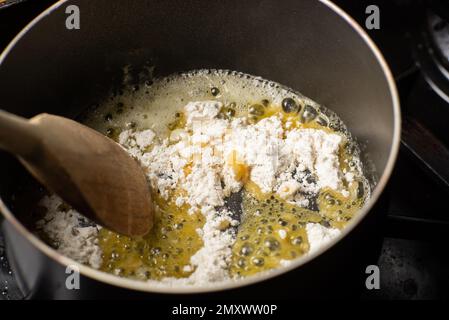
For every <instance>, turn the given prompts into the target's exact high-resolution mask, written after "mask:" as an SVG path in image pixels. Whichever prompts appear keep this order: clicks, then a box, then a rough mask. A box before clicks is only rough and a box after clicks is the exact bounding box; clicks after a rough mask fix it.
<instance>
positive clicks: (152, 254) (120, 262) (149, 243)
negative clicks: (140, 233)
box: [99, 193, 204, 280]
mask: <svg viewBox="0 0 449 320" xmlns="http://www.w3.org/2000/svg"><path fill="white" fill-rule="evenodd" d="M178 194H179V193H175V194H173V195H172V196H171V197H170V199H176V197H177V195H178ZM153 199H155V200H154V201H155V204H156V205H157V210H156V212H157V214H156V221H155V225H154V227H153V229H152V231H151V232H150V233H149V234H148V235H146V236H144V237H141V238H129V237H126V236H121V235H118V234H116V233H114V232H112V231H109V230H107V229H105V228H103V229H102V230H101V231H100V235H99V245H100V247H101V249H102V251H103V264H102V267H101V270H103V271H106V272H110V273H114V274H117V275H120V276H125V277H135V278H139V279H155V280H159V279H161V278H164V277H176V278H182V277H187V276H189V275H190V273H191V271H190V272H188V271H185V270H184V266H187V265H189V264H190V257H191V256H192V255H193V254H194V253H195V252H196V251H198V250H199V249H200V248H201V247H202V245H203V243H202V240H201V239H200V237H199V236H198V234H197V232H196V229H197V228H202V226H203V224H204V217H203V216H202V215H201V214H200V213H195V214H192V215H190V214H188V213H187V210H188V206H187V205H183V206H181V207H177V206H176V204H175V203H174V201H173V200H170V201H165V200H164V199H162V198H161V197H159V196H157V195H155V197H154V198H153Z"/></svg>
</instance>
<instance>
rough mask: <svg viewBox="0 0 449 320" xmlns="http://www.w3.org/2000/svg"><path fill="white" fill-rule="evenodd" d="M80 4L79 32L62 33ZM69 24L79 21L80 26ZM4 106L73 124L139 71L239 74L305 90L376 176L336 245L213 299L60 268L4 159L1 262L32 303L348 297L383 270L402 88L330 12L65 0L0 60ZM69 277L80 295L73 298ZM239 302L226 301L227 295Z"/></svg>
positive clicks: (310, 6)
mask: <svg viewBox="0 0 449 320" xmlns="http://www.w3.org/2000/svg"><path fill="white" fill-rule="evenodd" d="M72 5H76V6H77V8H78V9H79V17H80V20H79V21H80V24H79V29H77V28H76V26H75V28H73V27H74V25H73V23H72V24H70V21H69V23H68V24H67V19H68V18H70V15H71V14H73V13H74V12H76V11H77V10H73V8H74V7H69V6H72ZM72 22H73V21H72ZM0 63H1V64H0V92H1V93H0V97H1V100H0V105H1V108H3V109H6V110H8V111H10V112H13V113H16V114H19V115H22V116H26V117H31V116H33V115H35V114H38V113H41V112H49V113H55V114H61V115H65V116H69V117H76V116H77V115H79V114H80V113H82V111H83V110H84V109H85V108H86V107H89V106H91V105H92V104H95V103H97V102H98V101H99V100H101V99H102V98H103V97H105V96H106V94H107V93H108V92H109V90H111V88H114V86H116V85H117V83H119V82H120V81H121V80H120V77H121V74H122V70H123V66H125V65H130V66H131V68H130V70H131V72H133V71H136V73H137V71H138V70H143V69H145V65H147V64H149V63H150V64H152V65H155V66H156V69H155V72H156V75H157V76H163V75H167V74H170V73H173V72H179V71H187V70H192V69H199V68H216V69H230V70H237V71H242V72H245V73H249V74H254V75H258V76H261V77H263V78H266V79H270V80H273V81H276V82H279V83H282V84H284V85H287V86H289V87H291V88H294V89H295V90H298V91H300V92H301V93H303V94H304V95H306V96H308V97H310V98H312V99H314V100H315V101H318V102H319V103H321V104H323V105H325V106H327V107H329V108H330V109H332V110H334V111H335V112H337V114H339V115H340V117H341V118H342V119H343V120H344V121H345V122H346V124H347V125H348V127H349V129H350V131H351V132H352V133H353V134H354V135H355V136H356V137H357V139H358V141H360V142H361V143H362V144H363V145H364V148H363V150H364V151H363V152H364V154H365V155H367V157H366V158H369V159H370V163H369V164H368V163H366V165H367V166H372V165H374V166H375V168H376V172H377V182H376V186H375V188H374V190H373V192H372V196H371V199H370V200H369V201H368V202H367V203H366V205H365V206H364V208H363V209H361V211H360V213H359V214H358V215H357V216H356V217H355V218H354V219H353V220H352V221H351V222H350V223H349V225H348V227H347V228H346V229H344V231H343V232H342V234H341V235H340V236H339V237H338V238H337V239H335V240H334V241H332V243H330V244H329V245H326V246H325V247H323V248H322V249H320V250H319V251H317V252H316V253H313V254H310V255H306V256H304V257H301V258H299V259H297V260H295V261H294V262H293V263H292V264H291V265H289V266H285V267H282V268H279V269H276V270H273V271H271V272H268V273H264V274H259V275H256V276H253V277H249V278H246V279H243V280H241V281H229V282H225V283H220V284H218V285H215V286H211V287H204V286H202V287H192V288H186V287H170V288H169V287H162V286H161V287H159V286H156V287H155V286H150V285H148V284H147V283H144V282H139V281H135V280H129V279H124V278H119V277H115V276H113V275H110V274H106V273H103V272H100V271H97V270H94V269H92V268H89V267H87V266H84V265H80V264H78V263H76V262H75V261H73V260H71V259H69V258H67V257H64V256H61V255H60V254H59V253H57V252H56V251H55V250H53V249H52V248H50V247H49V246H48V245H46V244H45V243H44V242H42V241H41V240H40V239H38V238H37V237H36V236H35V235H33V234H32V233H31V232H30V230H29V228H27V223H28V221H29V217H28V216H27V214H26V212H25V213H23V212H20V210H18V209H17V204H14V201H13V200H14V199H13V198H14V194H15V193H16V192H17V190H18V189H20V188H21V187H23V186H21V183H19V181H22V180H21V179H22V178H21V176H23V175H24V169H23V168H22V167H21V166H20V164H18V163H17V161H16V160H14V159H13V158H12V157H10V156H8V155H6V154H3V153H1V154H0V181H1V183H0V195H1V201H0V208H1V211H2V213H3V216H4V221H3V222H2V230H3V232H4V235H5V238H6V245H7V254H8V258H9V260H10V263H11V264H12V267H13V270H14V271H15V273H16V276H17V278H18V280H19V283H20V287H21V290H22V291H23V292H24V294H26V295H28V296H30V297H32V296H33V295H37V294H40V296H41V297H43V296H45V297H49V298H75V297H85V298H87V297H95V296H99V295H101V296H102V297H105V296H120V295H127V296H133V295H136V296H140V295H144V296H154V297H164V296H170V297H173V295H174V294H197V295H201V294H202V293H208V294H209V295H213V294H214V295H218V296H219V295H226V296H228V297H233V298H236V297H238V296H243V297H258V296H265V297H266V296H273V297H274V296H275V297H280V296H282V295H287V296H290V297H291V296H295V297H297V296H308V297H317V296H318V297H320V296H323V297H335V298H338V297H343V296H345V293H347V292H355V290H356V289H357V288H358V286H359V285H360V284H363V283H364V281H363V279H364V277H366V276H367V275H366V274H365V271H366V267H367V265H368V264H373V263H375V261H376V248H378V247H377V246H376V245H375V243H376V241H377V240H378V239H379V234H380V228H381V225H382V224H381V222H382V221H381V220H382V216H383V212H384V211H383V210H382V205H383V201H384V197H380V196H381V193H382V192H383V190H384V188H385V185H386V183H387V180H388V178H389V176H390V174H391V171H392V169H393V166H394V163H395V159H396V155H397V152H398V147H399V140H400V109H399V101H398V96H397V92H396V88H395V84H394V81H393V78H392V76H391V73H390V71H389V69H388V66H387V65H386V63H385V61H384V59H383V57H382V55H381V53H380V52H379V50H378V49H377V48H376V46H375V45H374V44H373V42H372V41H371V40H370V39H369V37H368V36H367V35H366V33H365V32H364V30H363V29H362V28H361V27H360V26H359V25H357V24H356V23H355V22H354V21H353V20H352V19H351V18H350V17H349V16H348V15H346V14H345V13H344V12H343V11H342V10H341V9H339V8H338V7H337V6H335V5H334V4H332V3H331V2H329V1H324V0H323V1H316V0H301V1H297V0H287V1H276V0H248V1H225V0H219V1H185V0H166V1H155V0H148V1H144V0H141V1H125V0H117V1H108V0H96V1H89V0H79V1H59V2H57V3H56V4H55V5H53V6H52V7H51V8H49V9H48V10H46V11H45V12H44V13H42V14H41V15H40V16H39V17H37V18H36V19H35V20H34V21H32V22H31V23H30V24H29V25H28V26H27V27H26V28H25V29H24V30H23V31H22V32H21V33H20V34H19V35H18V36H17V37H16V38H15V39H14V40H13V41H12V43H11V44H10V45H9V46H8V47H7V49H6V50H5V51H4V52H3V54H2V55H1V56H0ZM68 265H72V266H75V268H78V269H79V271H80V274H81V279H80V289H79V290H68V289H67V288H66V286H65V281H66V279H67V276H68V273H66V271H67V270H66V267H67V266H68ZM230 291H232V292H230Z"/></svg>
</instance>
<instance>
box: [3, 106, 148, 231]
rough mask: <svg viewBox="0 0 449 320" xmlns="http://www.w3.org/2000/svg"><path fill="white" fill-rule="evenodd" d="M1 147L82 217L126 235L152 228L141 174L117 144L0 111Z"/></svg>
mask: <svg viewBox="0 0 449 320" xmlns="http://www.w3.org/2000/svg"><path fill="white" fill-rule="evenodd" d="M0 148H1V149H4V150H6V151H9V152H11V153H14V154H16V155H17V156H18V157H19V159H20V161H21V162H22V163H23V164H24V166H25V167H26V168H27V169H28V171H30V172H31V174H33V176H34V177H36V178H37V179H38V180H39V181H40V182H41V183H42V184H43V185H45V186H46V187H47V188H49V189H50V190H52V191H54V192H55V193H56V194H58V195H59V196H60V197H61V198H62V199H64V200H65V201H66V202H67V203H68V204H70V205H72V206H73V207H74V208H75V209H77V210H78V211H79V212H80V213H82V214H84V215H85V216H86V217H88V218H90V219H92V220H94V221H95V222H98V223H99V224H101V225H103V226H105V227H107V228H108V229H111V230H113V231H116V232H119V233H121V234H125V235H129V236H137V235H144V234H146V233H147V232H148V231H149V230H150V229H151V227H152V226H153V203H152V200H151V196H150V190H149V186H148V183H147V180H146V178H145V174H144V172H143V170H142V168H141V167H140V165H139V164H138V163H137V161H136V160H134V159H133V158H131V156H129V155H128V153H127V152H126V151H125V150H124V149H123V148H122V147H121V146H120V145H119V144H117V143H116V142H114V141H113V140H111V139H109V138H107V137H105V136H103V135H102V134H100V133H98V132H97V131H95V130H93V129H90V128H88V127H86V126H84V125H82V124H80V123H78V122H75V121H73V120H70V119H67V118H63V117H59V116H55V115H50V114H39V115H37V116H35V117H34V118H32V119H30V120H27V119H25V118H21V117H18V116H15V115H13V114H10V113H8V112H5V111H1V110H0Z"/></svg>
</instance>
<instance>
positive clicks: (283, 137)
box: [38, 101, 353, 285]
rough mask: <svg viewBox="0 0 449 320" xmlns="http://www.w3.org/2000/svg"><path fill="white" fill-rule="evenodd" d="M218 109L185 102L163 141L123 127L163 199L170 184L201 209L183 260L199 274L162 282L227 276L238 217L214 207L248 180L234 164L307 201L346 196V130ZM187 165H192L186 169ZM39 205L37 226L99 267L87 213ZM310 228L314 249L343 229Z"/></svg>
mask: <svg viewBox="0 0 449 320" xmlns="http://www.w3.org/2000/svg"><path fill="white" fill-rule="evenodd" d="M221 107H222V104H221V103H220V102H217V101H202V102H190V103H188V104H187V105H186V106H185V107H184V114H185V118H186V128H185V129H177V130H174V131H173V132H172V133H171V135H170V137H168V138H166V139H164V140H162V141H161V140H159V138H158V137H156V135H155V133H154V132H153V131H152V130H144V131H138V132H135V131H134V130H125V131H123V132H121V133H120V135H119V143H120V144H121V145H122V146H123V147H124V148H125V149H126V150H127V151H128V152H129V154H130V155H132V156H133V157H135V158H136V159H138V160H139V161H140V163H141V164H142V166H143V167H144V168H145V171H146V174H147V177H148V179H149V181H150V183H151V186H152V188H153V189H154V190H158V191H159V192H160V194H161V196H162V197H163V198H164V199H166V200H167V199H169V197H170V193H171V192H172V191H173V190H175V189H178V188H180V189H182V190H184V191H185V194H186V195H185V196H180V197H178V198H177V199H175V203H176V205H177V206H181V205H183V204H184V203H188V204H189V206H190V211H189V212H192V213H193V212H195V211H198V210H199V211H200V212H201V213H202V214H203V215H204V217H205V219H206V222H205V224H204V227H203V228H202V229H199V230H198V234H199V236H200V237H201V238H202V240H203V243H204V246H203V247H202V248H201V249H200V250H199V251H198V252H196V253H195V254H194V255H193V256H192V257H191V260H190V265H187V266H184V270H194V272H193V273H192V274H191V275H190V277H188V278H184V279H173V278H166V279H163V282H165V283H170V284H187V285H195V284H206V283H210V282H217V281H222V280H225V279H228V278H229V275H228V268H229V264H230V261H231V254H232V252H231V247H232V245H233V243H234V242H235V239H236V229H235V228H234V227H236V226H237V225H238V221H235V220H233V219H232V218H231V213H230V212H228V211H226V210H224V209H217V207H221V206H223V204H224V199H225V198H226V196H228V195H230V194H231V193H232V192H237V191H239V190H240V189H241V188H242V186H243V181H242V180H243V179H242V178H241V177H238V176H236V173H235V171H234V169H233V164H235V163H236V162H237V163H239V164H242V165H244V166H246V167H247V168H248V172H249V179H250V180H251V181H253V182H254V183H255V184H256V185H257V186H258V187H259V188H260V190H261V191H262V192H275V193H277V194H278V195H279V196H280V197H282V198H284V199H285V200H287V201H288V202H290V203H293V204H296V205H298V206H302V207H306V206H307V205H308V199H307V197H305V196H304V195H305V194H317V193H318V192H319V191H320V189H321V188H324V187H329V188H331V189H334V190H336V191H339V192H341V193H343V194H345V193H347V192H348V191H347V190H344V188H343V185H344V183H343V181H344V180H346V181H349V180H351V179H353V175H352V176H351V174H350V173H346V174H345V175H344V174H342V172H340V164H339V158H338V150H339V147H340V145H341V143H342V140H343V137H342V136H341V135H338V134H329V133H326V132H324V131H321V130H316V129H292V130H291V131H288V132H285V130H284V129H283V127H282V123H281V121H280V119H279V118H278V117H277V116H271V117H269V118H265V119H263V120H261V121H259V122H257V123H256V124H253V125H249V124H247V123H246V121H245V119H244V118H234V119H233V120H224V119H219V118H218V117H217V115H218V114H219V111H220V109H221ZM186 166H190V168H191V171H190V173H188V174H186V172H185V170H184V169H185V168H186ZM310 177H313V179H310ZM41 204H42V205H43V206H45V207H46V208H47V210H48V213H47V215H46V216H45V218H44V219H43V220H41V221H39V222H38V228H39V229H42V231H44V232H45V233H46V234H47V236H48V237H49V238H50V239H51V240H52V241H54V242H56V246H57V248H58V250H59V251H60V252H61V253H62V254H64V255H67V256H69V257H71V258H73V259H75V260H78V261H80V262H82V263H86V264H89V265H91V266H92V267H94V268H98V267H99V266H100V265H101V252H100V251H101V250H100V249H99V247H98V244H97V240H96V237H97V234H98V228H99V227H95V226H79V220H82V219H84V220H83V221H84V223H86V220H85V218H83V217H82V216H81V215H80V214H79V213H77V212H76V211H74V210H69V211H67V212H63V211H61V210H60V209H59V208H58V206H59V205H60V204H61V200H60V199H59V198H57V197H56V196H51V197H46V198H44V199H43V200H42V202H41ZM82 225H83V224H82ZM307 232H308V235H309V242H310V251H311V252H313V251H314V250H317V248H319V247H320V246H321V245H322V244H324V243H327V242H328V241H330V240H331V239H332V238H333V237H334V236H335V235H337V234H338V233H339V231H338V230H337V229H326V228H324V227H322V226H321V225H319V224H308V225H307ZM281 237H282V235H281ZM286 263H287V262H285V261H284V262H283V263H282V264H286Z"/></svg>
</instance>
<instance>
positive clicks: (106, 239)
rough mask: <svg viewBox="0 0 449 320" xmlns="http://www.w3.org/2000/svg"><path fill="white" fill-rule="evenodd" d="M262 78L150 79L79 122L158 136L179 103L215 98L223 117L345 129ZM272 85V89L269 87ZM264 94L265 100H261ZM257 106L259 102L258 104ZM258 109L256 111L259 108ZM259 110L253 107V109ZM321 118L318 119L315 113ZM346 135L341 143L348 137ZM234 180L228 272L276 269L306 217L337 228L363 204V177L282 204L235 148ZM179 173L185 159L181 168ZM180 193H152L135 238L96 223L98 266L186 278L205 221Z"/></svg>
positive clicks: (173, 121)
mask: <svg viewBox="0 0 449 320" xmlns="http://www.w3.org/2000/svg"><path fill="white" fill-rule="evenodd" d="M272 84H273V83H270V82H268V81H266V82H261V80H260V79H258V78H254V77H251V76H246V75H243V74H239V73H229V72H227V71H226V72H222V73H220V71H216V73H213V72H212V74H211V73H209V72H207V71H204V70H203V71H200V72H198V73H195V72H193V73H191V74H190V73H189V74H187V75H181V76H176V77H172V78H170V77H169V78H167V80H165V79H162V80H160V81H155V82H154V84H153V85H152V86H151V87H150V88H146V89H145V92H139V91H137V92H129V93H128V94H125V95H121V96H116V97H113V98H112V99H111V100H108V101H107V102H105V104H104V105H102V106H100V107H99V108H98V109H96V110H95V111H94V112H93V113H92V114H91V115H90V117H88V118H87V119H86V121H85V122H86V123H87V124H88V125H90V126H92V127H93V128H95V129H97V130H99V131H100V132H103V133H104V134H107V135H108V136H110V137H111V138H113V139H115V140H117V139H118V134H119V133H120V132H121V131H122V130H125V129H128V128H130V127H131V128H136V130H144V129H147V128H151V129H152V130H154V131H155V132H156V134H157V135H158V137H161V138H164V137H168V136H170V133H171V132H173V131H174V130H177V129H182V128H184V127H185V117H184V115H183V113H182V111H181V110H182V108H183V106H184V105H185V104H186V103H187V102H189V101H198V100H211V99H216V100H219V101H221V102H222V103H223V104H224V107H223V108H222V110H221V112H220V116H221V117H223V118H225V119H230V118H232V117H247V118H248V119H250V120H251V121H252V123H256V122H258V121H260V120H262V119H264V118H267V117H271V116H273V115H277V116H279V117H280V119H281V121H282V125H283V128H284V130H285V131H286V132H288V131H289V130H292V129H294V128H313V129H319V130H323V131H326V132H328V133H338V134H340V135H342V136H343V137H345V138H346V137H347V136H346V132H345V131H343V132H341V131H338V132H336V130H334V128H338V127H339V126H338V125H335V126H334V127H332V124H334V123H338V122H339V121H340V120H339V119H338V117H336V116H335V115H332V114H331V115H329V113H324V112H321V111H319V110H322V109H320V107H319V106H318V105H317V104H316V103H314V102H313V101H311V100H310V99H308V98H306V97H303V96H301V95H299V94H297V93H293V92H292V91H291V90H288V89H286V88H283V87H280V86H279V85H277V84H275V85H272ZM212 87H214V88H215V87H217V88H219V90H220V91H219V94H218V95H214V96H212V95H211V89H210V88H212ZM272 88H274V89H272ZM291 96H293V97H295V99H296V100H297V101H299V102H300V105H301V110H300V111H299V112H297V113H295V112H293V113H286V112H284V111H283V110H282V108H281V101H282V99H283V98H285V97H291ZM261 101H264V102H261ZM254 104H257V105H259V106H262V110H263V111H262V112H261V113H260V112H258V114H257V115H254V114H251V112H250V110H251V106H253V105H254ZM305 105H309V106H312V107H314V108H315V109H316V110H317V115H316V117H314V118H313V119H310V120H309V121H302V120H301V119H302V118H301V117H302V116H303V115H304V109H305V108H304V107H305ZM258 108H259V109H260V107H258ZM259 109H258V110H259ZM259 111H260V110H259ZM320 119H321V120H322V119H325V122H324V123H325V125H323V124H322V123H323V122H322V121H321V123H320V121H319V120H320ZM347 143H348V142H347V140H346V139H345V142H344V144H347ZM348 150H351V149H350V148H346V145H343V146H342V147H341V148H340V151H339V158H340V164H341V169H342V170H345V171H351V170H353V168H352V167H351V166H350V163H351V161H352V160H353V158H354V154H353V153H351V152H349V151H348ZM227 160H228V163H229V164H230V165H231V167H232V169H233V171H234V174H235V176H236V178H237V180H239V181H242V182H243V183H244V192H243V203H242V207H243V215H242V217H241V224H240V226H239V228H238V234H237V240H236V242H235V244H234V246H233V247H232V263H231V266H230V274H231V275H236V276H247V275H251V274H255V273H257V272H260V271H263V270H269V269H272V268H276V267H278V266H279V265H280V263H281V261H282V260H291V259H294V258H297V257H300V256H301V255H304V254H305V253H307V252H308V250H309V243H308V239H307V233H306V230H305V226H306V224H307V223H311V222H313V223H322V224H324V225H326V226H332V227H335V228H340V229H341V228H343V227H344V226H345V225H346V224H347V223H348V221H349V220H350V219H351V218H352V217H353V216H354V214H355V213H356V212H357V211H358V209H359V208H360V207H361V206H362V205H363V203H364V201H365V198H366V196H367V193H366V191H365V190H366V184H365V183H364V182H363V181H362V180H357V179H356V180H355V181H354V182H352V183H350V184H349V185H347V186H345V188H346V189H347V190H348V191H349V196H348V197H343V195H342V194H340V193H338V192H336V191H333V190H330V189H324V190H321V192H320V194H319V195H318V196H317V198H316V199H315V202H316V210H315V211H313V210H310V209H305V208H300V207H297V206H294V205H292V204H289V203H287V202H286V201H285V200H283V199H280V198H279V197H277V195H275V194H264V193H262V192H261V190H260V189H259V187H258V186H257V185H256V184H255V183H254V182H252V181H251V180H250V179H249V176H250V171H249V168H248V167H247V166H246V165H245V163H243V162H242V161H241V160H240V159H239V156H238V154H236V153H233V154H231V159H227ZM183 170H184V173H185V174H186V175H188V174H190V172H191V165H187V166H186V167H185V168H184V169H183ZM181 193H182V192H181V191H177V192H175V193H173V194H171V195H170V197H169V199H168V200H167V201H166V200H164V199H162V198H161V197H160V196H159V195H158V194H157V193H155V192H153V199H155V203H156V205H157V207H158V209H157V215H156V221H155V226H154V228H153V230H152V231H151V232H150V234H148V235H146V236H145V237H141V238H133V239H132V238H129V237H125V236H120V235H117V234H115V233H113V232H111V231H109V230H107V229H102V230H101V232H100V235H99V245H100V247H101V249H102V251H103V265H102V267H101V269H102V270H103V271H106V272H110V273H114V274H117V275H120V276H124V277H134V278H138V279H155V280H158V279H161V278H164V277H176V278H183V277H188V276H189V275H190V274H191V273H192V271H193V270H191V269H184V266H186V265H189V263H190V257H191V256H192V255H193V254H195V253H196V252H197V251H198V250H199V249H200V248H201V247H202V241H201V239H200V237H199V236H198V234H197V232H196V229H197V228H201V227H202V226H203V224H204V217H203V216H202V215H201V214H200V213H196V214H193V215H190V214H188V209H189V207H188V206H187V205H183V206H182V207H180V208H179V207H177V206H176V204H175V203H174V200H175V199H176V198H177V196H178V195H180V194H181Z"/></svg>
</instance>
